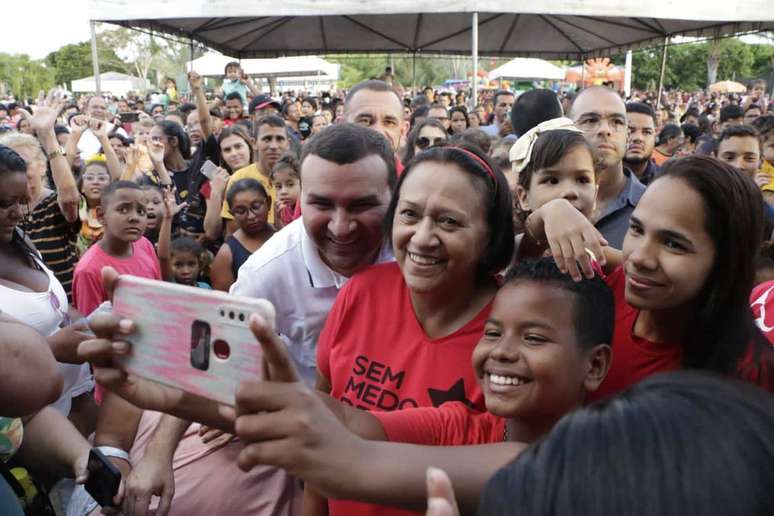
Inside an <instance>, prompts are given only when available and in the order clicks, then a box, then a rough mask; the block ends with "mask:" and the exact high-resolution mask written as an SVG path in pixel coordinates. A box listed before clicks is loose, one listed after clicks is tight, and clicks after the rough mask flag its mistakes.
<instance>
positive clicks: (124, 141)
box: [108, 128, 131, 147]
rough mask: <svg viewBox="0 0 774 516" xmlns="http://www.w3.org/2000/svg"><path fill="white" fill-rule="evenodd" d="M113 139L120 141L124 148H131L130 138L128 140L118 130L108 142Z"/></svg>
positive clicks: (111, 134)
mask: <svg viewBox="0 0 774 516" xmlns="http://www.w3.org/2000/svg"><path fill="white" fill-rule="evenodd" d="M113 138H115V139H117V140H118V141H120V142H121V145H122V146H124V147H129V145H130V144H131V140H129V138H127V137H126V136H124V135H123V134H121V133H119V132H118V129H117V128H116V129H115V130H113V132H111V133H110V134H109V135H108V140H112V139H113Z"/></svg>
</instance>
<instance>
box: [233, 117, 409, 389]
mask: <svg viewBox="0 0 774 516" xmlns="http://www.w3.org/2000/svg"><path fill="white" fill-rule="evenodd" d="M395 180H396V174H395V158H394V155H393V152H392V146H391V145H390V143H389V142H388V141H387V140H386V139H385V138H384V137H383V136H382V135H380V134H379V133H377V132H376V131H373V130H371V129H367V128H365V127H362V126H359V125H355V124H342V125H337V126H331V127H328V128H326V129H324V130H323V131H322V132H320V134H318V135H317V136H315V138H313V139H311V140H310V141H309V143H307V144H306V146H305V147H304V154H303V156H302V161H301V207H302V210H301V211H302V218H301V219H296V220H295V221H293V222H292V223H291V224H289V225H288V226H287V227H285V228H283V230H282V231H280V232H279V233H277V234H275V235H274V236H273V237H272V238H270V239H269V240H268V242H266V243H265V244H264V245H263V247H261V248H260V249H259V250H258V251H256V252H255V253H253V255H252V256H250V258H249V259H248V260H247V261H246V262H245V263H244V265H242V267H241V268H240V269H239V276H238V277H237V281H236V282H235V283H234V284H233V285H232V287H231V293H232V294H238V295H242V296H249V297H257V298H265V299H268V300H269V301H271V302H272V303H273V304H274V307H275V309H276V312H277V332H278V333H279V334H280V335H281V336H282V338H283V340H284V341H285V343H286V344H287V345H288V347H289V349H290V352H291V354H292V356H293V357H294V359H295V360H296V362H297V365H298V366H299V370H300V371H301V372H302V375H303V376H304V379H305V380H306V381H307V382H308V383H309V385H312V384H313V383H314V379H315V355H316V347H317V337H318V336H319V333H320V330H322V327H323V324H324V323H325V318H326V317H327V315H328V312H329V311H330V309H331V306H332V305H333V301H334V299H335V298H336V294H337V293H338V291H339V289H340V288H341V287H342V286H343V285H344V283H345V282H346V281H347V279H348V278H349V277H350V276H352V275H353V274H354V273H356V272H357V271H359V270H362V269H364V268H365V267H367V266H369V265H371V264H373V263H380V262H384V261H388V260H392V259H393V257H392V253H391V252H390V250H389V249H388V248H387V247H385V246H384V245H383V233H382V224H383V222H384V213H385V211H386V209H387V204H388V203H389V200H390V192H391V190H392V187H393V185H394V184H395Z"/></svg>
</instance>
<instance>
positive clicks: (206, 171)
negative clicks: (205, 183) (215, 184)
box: [199, 160, 218, 181]
mask: <svg viewBox="0 0 774 516" xmlns="http://www.w3.org/2000/svg"><path fill="white" fill-rule="evenodd" d="M199 172H201V173H202V175H203V176H204V177H206V178H207V179H209V180H210V181H212V180H213V179H215V174H217V172H218V166H217V165H216V164H215V163H213V162H212V161H210V160H207V161H205V162H204V163H202V168H200V169H199Z"/></svg>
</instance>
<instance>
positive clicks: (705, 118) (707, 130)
mask: <svg viewBox="0 0 774 516" xmlns="http://www.w3.org/2000/svg"><path fill="white" fill-rule="evenodd" d="M714 123H715V122H714V120H712V118H710V117H709V115H701V116H700V117H699V131H701V134H706V135H708V136H709V135H712V126H713V124H714Z"/></svg>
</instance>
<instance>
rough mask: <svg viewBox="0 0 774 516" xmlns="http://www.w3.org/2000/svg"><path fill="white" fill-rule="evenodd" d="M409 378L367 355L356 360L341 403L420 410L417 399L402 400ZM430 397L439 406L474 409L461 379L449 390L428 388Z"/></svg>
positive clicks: (375, 407) (371, 408)
mask: <svg viewBox="0 0 774 516" xmlns="http://www.w3.org/2000/svg"><path fill="white" fill-rule="evenodd" d="M405 379H406V371H395V370H393V369H392V368H391V367H390V366H389V365H387V364H383V363H381V362H377V361H376V360H371V359H369V358H368V357H367V356H365V355H358V356H357V357H356V358H355V365H354V366H353V367H352V373H351V374H350V376H349V378H347V381H346V383H345V385H344V392H343V394H342V395H341V397H340V398H339V399H340V401H342V402H344V403H346V404H348V405H351V406H354V407H357V408H361V409H365V410H373V409H379V410H384V411H391V410H402V409H405V408H411V407H419V406H420V404H419V403H418V402H417V400H416V399H414V398H410V397H406V398H401V396H400V388H401V386H402V385H403V382H404V381H405ZM427 394H428V396H429V397H430V400H431V401H432V403H433V406H435V407H438V406H440V405H441V404H443V403H446V402H447V401H461V402H463V403H465V404H466V405H468V406H469V407H473V406H474V405H473V403H472V402H471V401H470V400H468V399H467V398H466V396H465V394H466V393H465V381H464V380H463V379H462V378H460V379H459V380H457V381H456V382H454V384H453V385H452V386H451V387H450V388H449V389H433V388H430V389H427Z"/></svg>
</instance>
